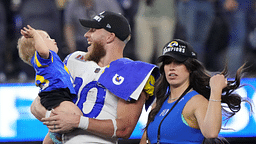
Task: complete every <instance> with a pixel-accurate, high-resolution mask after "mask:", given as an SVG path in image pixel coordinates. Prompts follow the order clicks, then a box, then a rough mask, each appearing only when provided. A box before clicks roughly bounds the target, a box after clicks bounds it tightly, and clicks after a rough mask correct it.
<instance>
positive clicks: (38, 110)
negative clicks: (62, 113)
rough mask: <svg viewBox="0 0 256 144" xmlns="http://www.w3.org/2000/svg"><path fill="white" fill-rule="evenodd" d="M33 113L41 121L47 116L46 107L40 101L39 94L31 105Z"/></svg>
mask: <svg viewBox="0 0 256 144" xmlns="http://www.w3.org/2000/svg"><path fill="white" fill-rule="evenodd" d="M30 111H31V113H32V114H33V115H34V116H35V117H36V118H37V119H38V120H40V121H41V119H42V118H44V117H45V114H46V111H47V110H46V109H45V108H44V107H43V106H42V105H41V103H40V97H39V96H37V97H36V98H35V100H34V101H33V102H32V104H31V106H30Z"/></svg>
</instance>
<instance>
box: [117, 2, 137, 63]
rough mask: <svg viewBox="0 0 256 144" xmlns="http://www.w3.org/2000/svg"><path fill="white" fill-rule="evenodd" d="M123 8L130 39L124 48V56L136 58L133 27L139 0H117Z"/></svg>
mask: <svg viewBox="0 0 256 144" xmlns="http://www.w3.org/2000/svg"><path fill="white" fill-rule="evenodd" d="M117 1H118V2H119V4H120V6H121V8H122V10H123V15H124V17H126V19H127V20H128V21H129V24H130V26H131V30H132V33H131V35H132V36H131V39H130V41H129V42H128V43H127V44H126V46H125V49H124V57H128V58H130V59H133V60H135V59H137V58H136V55H135V38H134V37H135V29H134V23H135V16H136V14H137V12H138V9H139V0H117Z"/></svg>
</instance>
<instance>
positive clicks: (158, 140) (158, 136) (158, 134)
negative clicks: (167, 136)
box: [157, 85, 192, 144]
mask: <svg viewBox="0 0 256 144" xmlns="http://www.w3.org/2000/svg"><path fill="white" fill-rule="evenodd" d="M191 88H192V86H191V85H189V86H188V88H187V89H186V90H185V91H184V92H183V93H182V95H181V96H180V97H179V99H178V100H177V101H176V102H175V103H174V105H173V106H172V108H171V109H170V110H169V111H168V113H167V114H166V115H165V116H164V118H163V119H162V120H161V122H160V124H159V126H158V131H157V144H160V128H161V125H162V122H163V121H164V119H165V118H166V117H167V115H168V114H169V113H170V112H171V111H172V109H173V108H174V107H175V106H176V105H177V104H178V102H179V101H180V100H181V98H183V97H184V96H185V94H186V93H187V92H188V91H189V90H190V89H191Z"/></svg>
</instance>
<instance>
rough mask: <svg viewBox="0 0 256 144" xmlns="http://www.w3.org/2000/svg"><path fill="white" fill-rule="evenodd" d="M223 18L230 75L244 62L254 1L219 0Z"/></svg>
mask: <svg viewBox="0 0 256 144" xmlns="http://www.w3.org/2000/svg"><path fill="white" fill-rule="evenodd" d="M220 1H221V4H222V9H223V16H224V19H225V20H226V23H227V25H228V31H229V34H228V45H227V50H226V60H227V63H228V69H229V70H230V73H231V75H233V76H234V75H235V72H236V69H237V68H238V67H239V65H241V64H243V63H244V61H245V60H246V48H245V44H246V39H247V36H248V18H249V16H250V14H251V13H253V11H254V9H255V7H254V3H255V0H220Z"/></svg>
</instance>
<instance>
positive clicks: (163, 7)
mask: <svg viewBox="0 0 256 144" xmlns="http://www.w3.org/2000/svg"><path fill="white" fill-rule="evenodd" d="M175 11H176V6H175V0H140V3H139V10H138V13H137V15H136V18H135V19H136V20H135V30H136V32H135V33H136V36H135V46H136V49H135V51H136V55H137V58H138V59H139V60H141V61H144V62H150V63H156V57H157V56H158V55H161V53H162V47H163V45H164V44H165V43H166V42H168V41H170V40H171V39H172V38H173V35H174V30H175V24H176V14H175Z"/></svg>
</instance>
